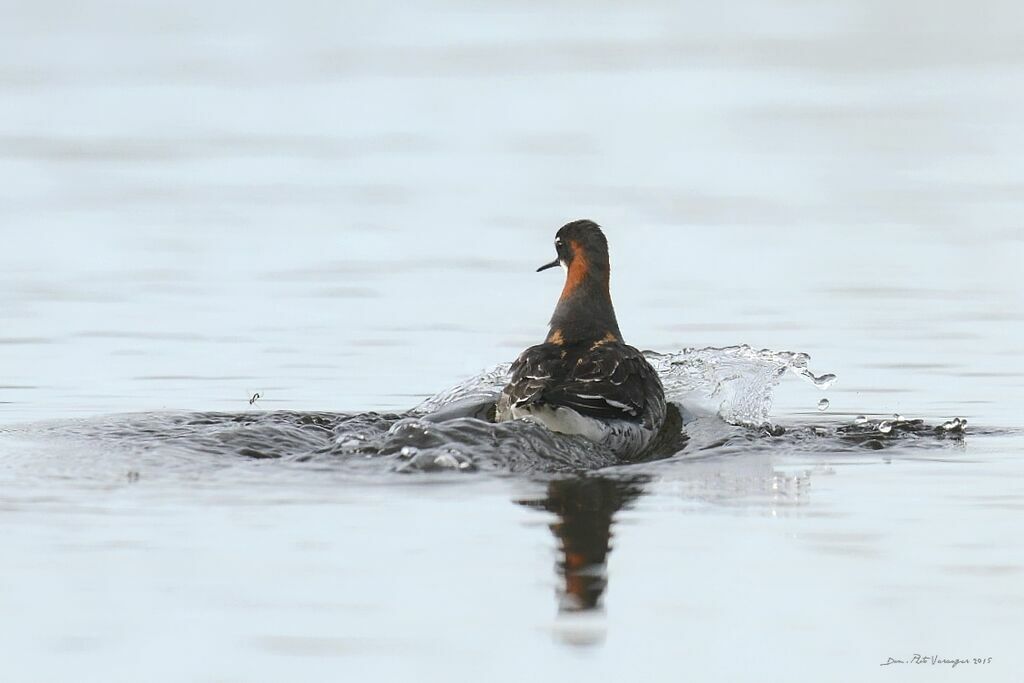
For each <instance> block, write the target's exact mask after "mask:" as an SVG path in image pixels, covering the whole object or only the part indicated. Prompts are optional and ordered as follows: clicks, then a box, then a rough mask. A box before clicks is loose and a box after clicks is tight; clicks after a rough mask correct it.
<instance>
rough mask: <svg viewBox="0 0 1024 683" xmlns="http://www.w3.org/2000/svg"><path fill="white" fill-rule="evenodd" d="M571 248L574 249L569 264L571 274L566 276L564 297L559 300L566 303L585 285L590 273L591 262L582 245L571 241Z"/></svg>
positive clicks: (563, 289)
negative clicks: (584, 282)
mask: <svg viewBox="0 0 1024 683" xmlns="http://www.w3.org/2000/svg"><path fill="white" fill-rule="evenodd" d="M569 248H570V249H572V263H570V264H569V272H568V273H567V274H566V276H565V286H564V287H563V288H562V296H560V297H559V298H558V300H559V301H565V300H566V299H568V298H569V297H570V296H572V293H573V292H575V291H576V289H577V288H578V287H579V286H580V285H581V284H583V281H584V280H585V279H586V278H587V275H588V274H589V273H590V262H589V261H588V260H587V255H586V254H585V253H584V252H583V247H581V246H580V243H579V242H577V241H576V240H571V241H570V242H569Z"/></svg>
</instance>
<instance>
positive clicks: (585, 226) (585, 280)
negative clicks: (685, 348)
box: [496, 220, 665, 458]
mask: <svg viewBox="0 0 1024 683" xmlns="http://www.w3.org/2000/svg"><path fill="white" fill-rule="evenodd" d="M555 250H556V251H557V252H558V258H556V259H555V260H554V261H552V262H551V263H548V264H546V265H543V266H541V267H540V268H538V269H537V272H540V271H542V270H547V269H548V268H554V267H555V266H559V265H560V266H562V268H563V269H565V273H566V276H565V286H564V287H563V289H562V296H561V297H560V298H559V299H558V305H557V306H556V307H555V313H554V315H553V316H551V323H550V330H549V332H548V336H547V339H545V340H544V343H543V344H538V345H537V346H531V347H530V348H528V349H526V350H525V351H523V352H522V354H520V356H519V358H518V359H516V361H515V363H513V364H512V380H511V381H510V382H509V383H508V385H507V386H505V388H504V389H503V390H502V392H501V398H500V399H499V400H498V405H497V412H496V417H497V420H498V421H499V422H500V421H504V420H515V419H520V418H526V419H532V420H535V421H537V422H541V423H543V424H544V425H546V426H547V427H548V429H550V430H552V431H555V432H562V433H565V434H580V435H582V436H584V437H586V438H588V439H590V440H591V441H596V442H597V443H600V444H602V445H605V446H607V447H608V448H610V449H611V450H613V451H614V452H615V453H617V454H618V455H620V456H622V457H624V458H632V457H635V456H637V455H639V454H640V453H641V452H643V450H644V449H645V448H646V447H647V445H648V444H649V443H650V442H651V439H652V438H653V437H654V436H655V435H656V434H657V433H658V430H659V429H661V426H662V424H663V423H664V421H665V393H664V390H663V389H662V386H661V380H659V379H658V374H657V373H656V372H655V371H654V368H652V367H651V365H650V363H648V362H647V359H646V358H644V356H643V354H642V353H640V352H639V351H637V350H636V349H635V348H633V347H632V346H628V345H627V344H625V343H623V341H622V334H621V333H620V332H619V324H618V322H617V321H616V319H615V309H614V308H613V307H612V298H611V294H610V292H609V290H608V275H609V264H608V241H607V240H606V239H605V236H604V233H602V232H601V229H600V228H599V227H598V226H597V224H596V223H594V222H593V221H588V220H579V221H574V222H572V223H568V224H566V225H564V226H562V228H561V229H560V230H559V231H558V234H557V235H556V236H555Z"/></svg>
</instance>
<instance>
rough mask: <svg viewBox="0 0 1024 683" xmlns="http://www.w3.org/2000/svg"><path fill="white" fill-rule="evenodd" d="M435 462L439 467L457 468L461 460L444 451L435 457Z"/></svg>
mask: <svg viewBox="0 0 1024 683" xmlns="http://www.w3.org/2000/svg"><path fill="white" fill-rule="evenodd" d="M434 464H435V465H437V466H438V467H448V468H451V469H457V468H458V467H459V460H458V458H456V457H455V456H454V455H452V454H451V453H442V454H441V455H439V456H437V457H436V458H434Z"/></svg>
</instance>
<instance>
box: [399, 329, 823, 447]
mask: <svg viewBox="0 0 1024 683" xmlns="http://www.w3.org/2000/svg"><path fill="white" fill-rule="evenodd" d="M644 355H645V356H647V359H648V361H650V363H651V365H652V366H653V367H654V369H655V370H656V371H657V372H658V375H659V377H660V378H661V383H662V386H664V387H665V398H666V399H667V400H668V401H671V402H673V403H676V404H678V405H681V406H682V407H683V408H685V409H686V410H687V411H688V412H689V413H690V414H695V415H701V414H714V415H718V416H719V417H721V418H722V419H723V420H725V421H726V422H729V423H731V424H736V425H744V426H748V427H764V426H768V425H769V424H770V419H769V418H770V414H771V407H772V393H773V391H774V389H775V387H776V386H777V385H778V383H779V382H780V381H782V378H783V377H784V376H785V375H786V374H787V373H792V374H794V375H796V376H797V377H799V378H800V379H802V380H805V381H807V382H810V383H811V384H813V385H814V386H816V387H818V388H820V389H827V388H828V387H829V386H831V385H832V383H833V382H834V381H835V379H836V376H835V375H833V374H823V375H815V374H814V373H813V372H811V371H810V370H809V369H808V367H807V365H808V363H809V362H810V359H811V357H810V356H809V355H807V354H806V353H797V352H793V351H772V350H770V349H754V348H752V347H750V346H747V345H742V346H726V347H707V348H702V349H693V348H687V349H682V350H681V351H677V352H675V353H658V352H656V351H645V352H644ZM510 367H511V363H502V364H501V365H498V366H495V367H494V368H491V369H490V370H488V371H486V372H484V373H481V374H480V375H477V376H476V377H473V378H471V379H469V380H467V381H465V382H462V383H460V384H457V385H456V386H454V387H451V388H449V389H446V390H444V391H442V392H440V393H438V394H435V395H434V396H431V397H430V398H428V399H427V400H425V401H423V403H421V404H420V405H418V406H417V407H416V409H415V411H414V412H416V413H422V414H427V413H433V412H436V411H438V410H441V409H442V408H444V407H446V406H449V405H451V404H454V403H459V402H474V401H486V400H494V398H495V397H496V396H497V395H498V394H499V393H500V392H501V389H502V387H504V386H505V384H506V383H508V380H509V368H510Z"/></svg>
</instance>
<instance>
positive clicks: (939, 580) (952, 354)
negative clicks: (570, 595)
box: [0, 0, 1024, 681]
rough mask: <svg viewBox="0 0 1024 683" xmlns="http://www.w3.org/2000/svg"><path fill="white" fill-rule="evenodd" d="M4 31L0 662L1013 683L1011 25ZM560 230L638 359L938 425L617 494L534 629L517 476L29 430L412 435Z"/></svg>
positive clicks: (197, 674) (559, 20) (43, 7)
mask: <svg viewBox="0 0 1024 683" xmlns="http://www.w3.org/2000/svg"><path fill="white" fill-rule="evenodd" d="M0 18H2V21H0V238H2V242H0V426H2V427H4V428H7V429H9V430H12V433H11V434H6V435H0V436H3V437H4V438H2V439H0V519H2V529H3V531H4V541H3V547H2V552H0V577H2V582H0V655H2V656H0V679H2V680H4V681H67V680H77V681H94V680H95V681H137V680H147V681H155V680H167V681H182V680H189V681H193V680H194V681H263V680H266V681H280V680H371V679H375V680H380V679H385V678H389V677H390V678H391V679H393V680H413V679H415V680H437V681H449V680H467V679H469V678H470V677H473V678H479V679H481V680H514V679H515V680H519V679H523V678H530V679H533V680H554V679H566V678H570V677H572V678H574V679H581V680H582V679H594V680H606V679H615V678H618V679H623V680H668V681H678V680H686V679H691V678H692V679H696V680H713V679H718V680H757V681H767V680H786V681H790V680H836V681H840V680H844V681H845V680H848V681H865V680H900V681H904V680H927V681H933V680H1007V681H1010V680H1020V676H1021V673H1020V672H1021V669H1022V664H1021V660H1020V659H1019V656H1018V654H1017V653H1018V649H1017V648H1018V644H1019V641H1020V634H1021V632H1022V630H1024V617H1022V616H1021V615H1022V614H1024V539H1022V537H1021V534H1020V528H1021V522H1022V516H1024V479H1022V476H1024V464H1022V460H1021V451H1022V448H1024V435H1022V433H1021V432H1020V431H1019V428H1020V424H1021V419H1020V418H1021V395H1022V391H1024V361H1022V360H1021V349H1022V346H1024V344H1022V342H1024V305H1022V304H1024V295H1022V287H1021V282H1022V280H1021V273H1020V271H1021V265H1022V256H1024V253H1022V247H1024V207H1022V203H1021V196H1022V191H1024V183H1022V180H1021V179H1022V178H1024V127H1022V126H1021V121H1022V120H1024V72H1022V67H1024V10H1022V9H1021V5H1020V4H1018V3H1011V2H980V3H948V2H941V3H929V4H927V5H922V4H919V3H912V2H839V3H830V4H828V5H827V6H824V5H814V4H808V3H784V2H770V3H753V2H750V3H743V2H734V3H727V4H725V5H717V6H715V7H714V8H711V7H707V6H700V5H693V6H677V5H674V4H671V3H647V4H643V3H638V4H633V5H631V6H629V7H617V6H615V5H610V4H607V5H606V4H599V5H594V4H584V3H546V4H532V3H531V4H522V3H517V4H513V3H506V4H496V5H493V6H492V7H490V8H489V9H485V8H483V7H482V6H479V5H477V4H472V3H440V2H438V3H429V4H427V3H419V4H417V5H416V6H415V7H412V6H406V5H403V4H398V3H395V4H382V3H377V4H375V5H374V6H373V7H372V8H370V7H366V6H363V5H354V4H353V5H348V6H345V5H342V4H338V3H315V2H300V3H291V4H289V5H288V6H287V7H285V6H280V7H278V8H276V9H275V10H273V11H271V10H268V9H264V8H253V7H250V6H246V5H241V4H237V3H224V4H220V5H218V6H217V7H209V6H207V4H206V3H198V2H181V3H174V4H162V3H93V2H87V3H75V4H70V3H54V2H31V3H29V2H12V1H11V0H8V1H7V2H6V3H4V4H3V6H2V7H0ZM584 216H585V217H591V218H594V219H595V220H597V221H599V222H600V223H602V224H603V225H604V226H605V227H606V231H607V234H608V236H609V239H610V241H611V245H612V257H613V267H614V271H615V273H614V276H613V293H614V296H615V301H616V305H617V309H618V313H619V319H620V323H621V327H622V329H623V331H624V334H625V335H626V338H627V340H628V341H630V342H631V343H633V344H635V345H637V346H641V347H644V348H652V349H659V350H674V349H678V348H681V347H684V346H695V347H700V346H709V345H714V346H724V345H729V344H738V343H749V344H751V345H753V346H755V347H768V348H775V349H791V350H798V351H805V352H808V353H810V354H811V355H812V357H813V359H814V360H813V367H814V368H815V369H816V371H819V372H822V371H828V372H834V373H836V374H837V375H838V376H839V381H838V382H837V383H836V384H835V385H834V386H833V387H832V388H831V389H830V390H828V391H827V392H824V393H822V392H820V391H817V390H816V389H815V388H814V387H812V386H810V385H807V384H801V383H799V382H795V381H786V382H785V383H784V384H783V385H782V386H781V387H780V389H779V391H778V392H777V396H776V408H775V411H774V415H775V418H776V420H777V421H779V422H780V423H782V424H787V425H808V424H827V423H830V422H832V423H841V422H849V421H850V420H851V419H852V416H854V415H857V414H859V413H864V414H873V415H887V414H891V413H893V412H899V413H902V414H904V415H905V416H907V417H918V418H925V419H926V420H928V421H929V422H941V421H942V420H944V419H946V418H949V417H953V416H962V417H966V418H967V419H968V420H969V424H970V428H969V430H968V433H967V437H966V439H965V440H964V441H963V442H962V443H959V442H949V443H930V444H929V445H928V446H927V447H918V446H911V445H907V446H903V447H901V446H896V447H893V448H888V449H884V450H881V451H870V450H866V449H865V450H863V451H844V452H841V453H831V452H828V451H827V450H824V451H821V452H817V451H815V450H814V449H792V448H789V447H787V446H781V447H779V448H775V449H772V448H767V447H762V448H757V449H752V450H751V451H750V452H748V453H744V452H742V451H739V452H737V451H736V450H735V449H734V450H731V451H730V452H729V453H725V454H721V455H719V456H712V457H708V458H690V459H688V458H684V459H682V460H673V461H669V462H666V463H661V464H659V465H657V466H654V467H649V468H647V469H645V470H644V472H645V474H647V476H648V477H650V479H649V480H648V481H646V482H645V483H644V484H643V485H642V488H643V494H642V495H640V496H639V497H636V498H634V499H632V500H631V501H630V502H629V503H628V504H627V505H626V506H625V508H624V509H623V510H621V511H619V512H618V513H617V514H616V515H615V517H614V526H613V528H612V533H613V535H614V539H613V542H612V549H611V552H610V553H609V554H608V565H607V578H608V585H607V589H606V591H605V593H604V606H603V611H602V612H600V613H597V614H594V613H592V614H591V615H590V616H588V617H586V618H584V617H572V618H567V617H566V616H564V615H563V616H561V617H560V616H558V609H557V605H558V597H557V590H558V587H559V586H560V585H561V583H562V579H561V578H560V577H559V575H558V572H557V570H556V566H555V563H556V562H557V561H558V559H559V551H558V541H556V538H555V536H554V535H553V534H552V532H551V531H550V530H549V529H548V525H549V524H552V523H556V522H557V521H558V519H557V518H556V517H555V515H553V514H551V513H545V512H542V511H538V510H536V509H531V508H530V507H527V506H524V505H520V504H517V502H516V501H520V500H524V499H540V498H543V496H544V490H545V484H544V483H543V482H540V481H537V480H534V479H530V478H527V477H513V476H509V477H495V476H492V475H482V474H478V475H474V474H469V475H463V476H460V475H455V474H441V475H436V476H434V475H427V474H418V475H410V476H403V475H394V474H386V473H381V474H380V475H379V476H376V477H352V476H350V475H349V474H348V473H346V472H345V471H340V470H335V469H332V468H330V467H324V466H313V465H305V466H304V465H303V464H302V463H282V462H279V461H268V460H259V461H252V460H241V459H237V460H236V459H225V458H221V459H211V458H209V457H204V456H202V454H183V453H180V452H176V451H168V452H167V453H163V454H162V453H161V452H160V451H159V449H157V450H155V451H146V452H145V453H141V452H139V451H138V450H133V449H132V448H131V447H130V444H125V446H126V447H125V448H121V449H112V448H108V447H107V446H106V445H102V446H101V445H97V444H96V443H92V442H89V441H88V440H83V441H81V442H70V443H69V442H68V441H67V440H63V441H56V440H53V441H47V440H46V439H42V440H40V439H29V438H27V436H26V435H31V433H32V429H31V428H28V429H26V428H25V427H24V425H26V424H32V423H37V422H40V421H58V423H60V424H64V423H66V421H68V420H77V419H81V418H90V417H96V416H109V415H112V414H116V413H125V412H138V411H165V410H217V411H237V412H247V411H269V410H274V409H289V410H321V411H362V410H385V411H389V410H401V409H404V408H408V407H410V406H412V405H415V404H416V403H418V402H419V401H420V400H422V399H423V398H424V397H426V396H428V395H430V394H432V393H434V392H435V391H438V390H441V389H443V388H444V387H446V386H449V385H451V384H453V383H456V382H458V381H459V380H461V379H464V378H466V377H468V376H472V375H473V374H475V373H477V372H479V371H480V370H481V369H483V368H486V367H489V366H492V365H494V364H495V363H498V362H501V361H506V360H509V359H510V358H512V357H514V355H515V354H517V353H518V351H519V350H520V349H521V348H523V347H524V346H527V345H529V344H532V343H535V342H536V341H538V340H539V339H540V338H541V337H542V336H543V334H544V323H545V322H546V320H547V317H548V316H549V314H550V309H551V307H552V305H553V302H554V299H555V297H556V296H557V291H558V289H559V286H560V281H559V276H558V275H556V274H555V273H554V272H551V273H544V274H540V275H537V274H534V273H533V272H532V270H533V268H535V267H536V266H537V265H540V264H541V263H544V262H546V261H547V260H549V259H550V258H551V254H552V246H551V241H552V238H553V235H554V231H555V230H556V229H557V228H558V226H560V225H561V224H562V223H564V222H566V221H567V220H570V219H574V218H578V217H584ZM254 392H260V394H261V396H262V398H261V399H260V400H259V401H257V402H256V404H255V406H253V407H250V405H249V402H248V399H249V397H250V396H251V395H252V394H253V393H254ZM823 396H827V397H828V398H829V400H830V401H831V407H830V409H829V410H828V411H827V412H825V413H819V412H818V411H817V410H816V405H817V402H818V400H819V399H820V398H822V397H823ZM105 419H108V418H105ZM111 419H112V418H111ZM972 430H977V432H975V433H972ZM915 652H917V653H923V654H929V655H930V654H938V655H940V656H946V657H975V656H977V657H993V662H992V663H991V664H988V665H984V666H981V665H971V666H967V667H957V668H956V669H955V670H952V671H951V670H949V669H948V667H941V666H931V665H923V666H920V665H919V666H911V665H899V666H891V667H884V668H883V667H879V664H880V663H881V662H883V661H885V660H886V659H887V658H888V657H890V656H891V657H897V658H909V657H910V655H912V654H913V653H915Z"/></svg>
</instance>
